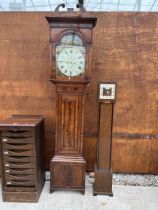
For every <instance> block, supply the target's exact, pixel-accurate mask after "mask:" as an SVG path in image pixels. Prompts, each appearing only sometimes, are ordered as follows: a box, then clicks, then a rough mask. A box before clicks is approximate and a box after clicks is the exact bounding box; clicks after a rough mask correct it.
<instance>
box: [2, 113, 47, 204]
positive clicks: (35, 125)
mask: <svg viewBox="0 0 158 210" xmlns="http://www.w3.org/2000/svg"><path fill="white" fill-rule="evenodd" d="M0 137H1V155H2V157H1V165H2V195H3V200H4V201H15V202H37V201H38V199H39V196H40V193H41V191H42V188H43V185H44V180H45V170H44V119H43V117H42V116H18V115H16V116H13V117H11V118H9V119H7V120H5V121H3V122H2V123H0Z"/></svg>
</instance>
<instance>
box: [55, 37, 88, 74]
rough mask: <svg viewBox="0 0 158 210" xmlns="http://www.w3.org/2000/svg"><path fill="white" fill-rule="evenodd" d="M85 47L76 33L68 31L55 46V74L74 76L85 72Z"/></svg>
mask: <svg viewBox="0 0 158 210" xmlns="http://www.w3.org/2000/svg"><path fill="white" fill-rule="evenodd" d="M85 60H86V48H85V47H84V46H83V42H82V40H81V38H80V37H79V35H78V34H75V33H68V34H66V35H64V36H63V37H62V39H61V40H60V43H59V45H57V46H56V67H57V76H68V77H76V76H81V75H83V74H84V72H85Z"/></svg>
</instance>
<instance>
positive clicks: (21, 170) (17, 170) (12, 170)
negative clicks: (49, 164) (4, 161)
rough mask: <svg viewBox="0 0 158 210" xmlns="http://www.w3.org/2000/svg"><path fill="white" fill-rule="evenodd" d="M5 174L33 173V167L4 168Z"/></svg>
mask: <svg viewBox="0 0 158 210" xmlns="http://www.w3.org/2000/svg"><path fill="white" fill-rule="evenodd" d="M4 172H5V174H13V175H14V174H15V175H16V174H22V175H23V174H27V175H29V174H32V175H33V174H34V173H35V172H34V169H33V168H28V169H25V168H5V171H4Z"/></svg>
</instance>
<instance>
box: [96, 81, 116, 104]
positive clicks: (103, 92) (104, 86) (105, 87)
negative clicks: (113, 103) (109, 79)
mask: <svg viewBox="0 0 158 210" xmlns="http://www.w3.org/2000/svg"><path fill="white" fill-rule="evenodd" d="M115 95H116V84H115V83H100V84H99V99H101V100H115Z"/></svg>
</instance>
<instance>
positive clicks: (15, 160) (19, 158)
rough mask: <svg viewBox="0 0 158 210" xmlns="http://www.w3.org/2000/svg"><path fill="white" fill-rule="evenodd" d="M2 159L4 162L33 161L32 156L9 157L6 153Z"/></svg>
mask: <svg viewBox="0 0 158 210" xmlns="http://www.w3.org/2000/svg"><path fill="white" fill-rule="evenodd" d="M3 160H4V164H5V163H6V162H12V163H14V164H15V163H16V162H27V163H30V162H34V157H25V156H24V157H23V156H21V157H20V156H19V157H9V156H7V155H4V157H3Z"/></svg>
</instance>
